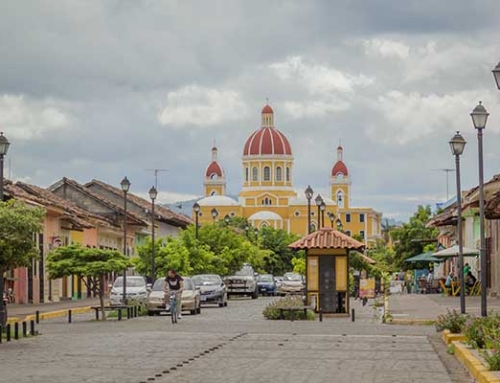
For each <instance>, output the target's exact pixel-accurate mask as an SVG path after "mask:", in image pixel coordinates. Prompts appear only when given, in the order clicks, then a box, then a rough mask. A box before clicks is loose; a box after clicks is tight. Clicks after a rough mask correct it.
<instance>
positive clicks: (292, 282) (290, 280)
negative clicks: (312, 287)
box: [278, 273, 305, 295]
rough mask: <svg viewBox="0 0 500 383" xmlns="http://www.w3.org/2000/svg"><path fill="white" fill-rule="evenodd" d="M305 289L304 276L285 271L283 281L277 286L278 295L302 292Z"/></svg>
mask: <svg viewBox="0 0 500 383" xmlns="http://www.w3.org/2000/svg"><path fill="white" fill-rule="evenodd" d="M304 289H305V283H304V277H303V276H302V275H300V274H296V273H286V274H285V275H284V276H283V282H282V284H281V286H280V287H279V290H278V293H279V294H280V295H287V294H302V293H303V292H304Z"/></svg>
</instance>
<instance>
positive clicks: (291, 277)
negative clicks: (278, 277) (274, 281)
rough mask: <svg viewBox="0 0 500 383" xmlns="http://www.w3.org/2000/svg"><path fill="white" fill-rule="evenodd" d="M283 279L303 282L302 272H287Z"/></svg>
mask: <svg viewBox="0 0 500 383" xmlns="http://www.w3.org/2000/svg"><path fill="white" fill-rule="evenodd" d="M283 280H285V281H296V282H302V276H301V275H300V274H287V275H285V276H284V277H283Z"/></svg>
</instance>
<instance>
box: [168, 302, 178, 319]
mask: <svg viewBox="0 0 500 383" xmlns="http://www.w3.org/2000/svg"><path fill="white" fill-rule="evenodd" d="M170 315H171V317H172V323H177V302H171V305H170Z"/></svg>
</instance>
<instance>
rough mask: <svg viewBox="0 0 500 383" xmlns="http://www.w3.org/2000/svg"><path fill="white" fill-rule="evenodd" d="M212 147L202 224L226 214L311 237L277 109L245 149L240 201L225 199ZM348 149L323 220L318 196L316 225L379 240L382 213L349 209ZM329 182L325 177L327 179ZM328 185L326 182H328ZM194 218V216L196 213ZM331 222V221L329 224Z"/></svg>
mask: <svg viewBox="0 0 500 383" xmlns="http://www.w3.org/2000/svg"><path fill="white" fill-rule="evenodd" d="M217 154H218V149H217V148H216V147H213V148H212V160H211V161H210V163H209V164H208V166H207V168H206V169H205V175H204V182H203V186H204V195H205V197H204V198H202V199H200V200H199V201H198V203H199V205H200V208H201V209H200V213H199V220H200V223H202V224H203V223H210V222H212V221H213V220H214V219H224V218H225V216H226V215H227V216H229V217H235V216H241V217H245V218H247V219H248V221H249V223H251V224H252V225H253V226H254V227H257V228H260V227H263V226H271V227H274V228H280V229H284V230H287V231H288V232H293V233H295V234H299V235H305V234H307V226H308V202H307V200H306V198H305V196H304V193H303V192H297V191H296V190H295V189H294V186H293V182H294V178H293V169H294V157H293V154H292V146H291V145H290V142H289V141H288V139H287V137H286V136H285V135H284V134H283V133H282V132H280V131H279V130H278V129H276V127H275V123H274V111H273V109H272V108H271V107H270V106H269V105H266V106H264V108H263V109H262V113H261V124H260V128H259V129H257V130H256V131H255V132H253V133H252V134H251V135H250V136H249V137H248V139H247V141H246V142H245V145H244V146H243V156H242V172H243V185H242V188H241V190H240V192H239V195H238V201H236V200H235V199H233V198H230V197H229V196H227V195H226V173H225V172H224V169H223V167H222V165H221V164H220V162H219V160H218V158H217ZM343 156H344V154H343V148H342V147H341V146H339V147H338V148H337V160H336V162H335V163H334V164H333V167H332V170H331V173H330V177H329V178H330V179H329V181H330V182H329V183H330V196H328V197H326V196H323V197H322V198H323V201H324V202H325V204H326V209H325V211H324V213H322V214H320V216H322V217H324V219H323V220H322V222H320V221H321V220H320V219H318V218H320V217H319V216H318V208H317V207H316V204H315V200H314V197H313V199H312V200H311V226H312V228H313V230H316V229H317V228H318V227H319V226H322V225H323V226H330V225H332V226H333V225H335V226H336V225H337V219H340V221H341V223H342V226H343V230H344V231H345V232H346V233H347V234H349V235H355V234H358V235H361V236H362V237H363V238H364V239H365V242H367V243H368V242H371V241H373V240H375V239H377V238H379V237H380V234H381V218H382V214H381V213H378V212H376V211H375V210H373V209H371V208H366V207H364V208H361V207H359V208H358V207H353V206H351V205H350V187H351V180H350V176H349V170H348V168H347V166H346V164H345V163H344V158H343ZM325 178H326V177H325ZM325 181H326V180H325ZM193 214H194V213H193ZM193 216H194V215H193ZM325 221H326V222H325Z"/></svg>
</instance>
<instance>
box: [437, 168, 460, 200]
mask: <svg viewBox="0 0 500 383" xmlns="http://www.w3.org/2000/svg"><path fill="white" fill-rule="evenodd" d="M432 170H433V171H435V172H445V173H446V201H448V200H449V199H450V197H449V186H448V175H449V174H450V172H454V171H455V169H450V168H443V169H432Z"/></svg>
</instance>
